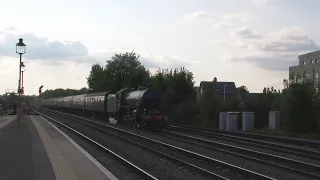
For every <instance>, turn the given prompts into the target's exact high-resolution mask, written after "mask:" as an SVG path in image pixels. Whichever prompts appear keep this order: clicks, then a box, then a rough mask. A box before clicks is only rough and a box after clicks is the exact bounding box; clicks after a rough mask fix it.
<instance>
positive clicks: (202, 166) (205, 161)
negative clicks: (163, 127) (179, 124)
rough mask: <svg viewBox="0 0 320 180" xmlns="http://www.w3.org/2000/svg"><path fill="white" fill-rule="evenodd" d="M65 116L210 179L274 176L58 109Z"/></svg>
mask: <svg viewBox="0 0 320 180" xmlns="http://www.w3.org/2000/svg"><path fill="white" fill-rule="evenodd" d="M55 112H56V113H59V114H61V115H63V116H67V117H68V118H70V119H72V120H73V121H76V122H78V123H81V124H84V125H86V126H89V127H91V128H94V129H95V130H97V131H100V132H103V133H105V134H108V135H111V136H114V137H116V138H118V139H121V140H123V141H126V142H127V143H130V144H133V145H135V146H139V147H141V148H143V149H145V150H147V151H149V152H153V153H156V154H158V155H159V156H162V157H165V158H167V159H170V160H171V161H174V162H176V163H179V164H181V165H183V166H184V167H187V168H188V170H192V171H193V172H197V173H200V174H203V175H205V177H207V178H208V179H274V178H272V177H269V176H267V175H263V174H260V173H257V172H253V171H250V170H248V169H245V168H242V167H239V166H236V165H232V164H229V163H226V162H223V161H219V160H217V159H214V158H211V157H208V156H204V155H201V154H198V153H195V152H192V151H189V150H186V149H183V148H180V147H177V146H174V145H171V144H167V143H164V142H160V141H157V140H154V139H151V138H148V137H145V136H141V135H139V134H135V133H132V132H129V131H125V130H123V129H119V128H116V127H114V126H111V125H107V124H104V123H99V122H96V121H92V120H89V119H86V118H82V117H78V116H74V115H71V114H66V113H62V112H57V111H55Z"/></svg>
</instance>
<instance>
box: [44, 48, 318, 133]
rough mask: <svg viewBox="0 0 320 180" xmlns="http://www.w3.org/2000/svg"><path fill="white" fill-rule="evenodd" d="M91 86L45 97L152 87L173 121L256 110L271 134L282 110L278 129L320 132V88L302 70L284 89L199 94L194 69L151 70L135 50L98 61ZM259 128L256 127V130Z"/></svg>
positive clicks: (206, 120) (211, 121) (202, 120)
mask: <svg viewBox="0 0 320 180" xmlns="http://www.w3.org/2000/svg"><path fill="white" fill-rule="evenodd" d="M87 83H88V87H89V89H86V88H82V89H80V90H72V89H66V90H63V89H55V90H47V91H45V92H44V93H43V94H42V96H43V98H50V97H62V96H68V95H77V94H83V93H88V92H101V91H116V90H119V89H121V88H125V87H128V88H136V87H138V86H152V87H153V88H154V89H156V90H157V91H159V92H161V93H162V94H163V97H164V98H163V102H162V106H161V108H162V109H163V111H164V112H166V113H168V115H169V120H170V123H175V124H186V125H198V126H205V127H213V128H216V127H218V115H219V112H221V111H238V112H243V111H251V112H255V117H256V121H255V126H256V128H258V129H259V128H260V129H262V130H261V132H262V133H269V134H270V132H269V130H268V128H266V127H267V126H268V114H269V111H271V110H278V111H280V113H281V119H282V121H281V132H283V133H275V134H308V133H316V132H318V131H319V113H318V112H320V93H319V91H318V90H317V89H315V88H314V86H313V83H312V82H310V80H308V79H307V78H305V77H304V76H301V75H300V74H296V75H294V74H292V75H291V76H290V78H289V80H284V88H283V89H282V90H276V89H274V88H273V87H265V88H264V89H263V91H262V93H259V94H251V93H249V91H248V90H247V88H246V87H245V86H240V87H238V88H237V97H238V98H235V99H233V100H227V101H226V102H223V101H221V98H219V97H218V96H217V94H216V93H215V88H214V87H213V86H210V85H208V86H207V87H204V92H203V94H202V95H201V96H200V98H199V100H198V99H197V93H196V92H197V90H195V88H194V81H193V74H192V72H190V71H188V70H186V69H184V68H180V69H174V70H168V69H166V70H160V69H159V70H158V71H157V72H156V73H155V74H151V73H150V72H149V71H148V70H147V69H146V68H145V67H144V66H143V65H142V64H141V63H140V61H139V55H137V54H136V53H135V52H133V51H132V52H129V53H128V52H127V53H124V54H123V53H119V54H115V55H114V56H113V57H112V58H111V60H108V61H107V62H106V65H105V66H101V65H100V64H94V65H93V66H92V68H91V71H90V74H89V76H88V77H87ZM255 132H257V131H255Z"/></svg>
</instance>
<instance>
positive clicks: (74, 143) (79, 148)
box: [40, 116, 118, 180]
mask: <svg viewBox="0 0 320 180" xmlns="http://www.w3.org/2000/svg"><path fill="white" fill-rule="evenodd" d="M40 117H41V118H42V119H43V120H45V121H46V122H47V123H48V124H50V125H51V126H52V127H53V128H54V129H55V130H56V131H58V132H59V133H60V134H62V135H63V136H64V137H65V138H66V139H67V140H68V141H69V142H70V143H71V144H72V145H74V146H75V147H76V148H77V149H78V150H79V151H80V152H81V153H83V154H84V155H85V156H86V157H87V158H88V159H89V160H90V161H91V162H92V163H93V164H94V165H96V166H97V167H98V168H99V169H100V171H102V172H103V174H105V175H106V176H107V177H108V178H109V179H111V180H118V178H117V177H115V176H114V175H113V174H112V173H111V172H110V171H109V170H108V169H106V168H105V167H104V166H103V165H102V164H101V163H99V162H98V161H97V160H96V159H95V158H94V157H92V156H91V155H90V154H89V153H88V152H87V151H86V150H84V149H83V148H82V147H81V146H79V145H78V144H77V143H76V142H75V141H74V140H72V139H71V138H70V137H69V136H68V135H67V134H65V133H64V132H62V131H61V130H60V129H59V128H57V127H56V126H55V125H54V124H52V123H51V122H49V121H48V120H47V119H45V118H43V117H42V116H40Z"/></svg>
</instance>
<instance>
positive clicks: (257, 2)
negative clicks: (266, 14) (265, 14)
mask: <svg viewBox="0 0 320 180" xmlns="http://www.w3.org/2000/svg"><path fill="white" fill-rule="evenodd" d="M252 1H253V3H254V4H255V5H257V6H261V5H265V4H268V3H270V2H272V1H275V0H252Z"/></svg>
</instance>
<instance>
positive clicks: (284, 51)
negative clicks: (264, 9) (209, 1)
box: [216, 26, 320, 71]
mask: <svg viewBox="0 0 320 180" xmlns="http://www.w3.org/2000/svg"><path fill="white" fill-rule="evenodd" d="M230 37H231V38H230V39H228V40H221V42H224V44H227V42H229V43H228V44H229V46H233V47H234V48H236V49H240V48H241V53H239V54H238V55H237V57H230V58H228V60H229V61H232V62H248V63H252V64H254V65H255V66H258V67H260V68H263V69H266V70H275V71H279V70H288V67H289V66H292V65H294V64H297V63H298V62H297V54H302V53H306V52H310V51H315V50H319V49H320V46H319V45H317V44H316V43H315V42H314V40H312V39H311V38H310V37H309V36H308V34H307V32H306V31H304V30H303V29H301V28H298V27H291V28H282V29H280V30H278V31H275V32H271V33H268V34H266V35H261V34H259V33H258V32H257V31H255V30H253V29H252V28H250V27H249V26H245V27H242V28H239V29H236V30H234V31H232V33H231V35H230ZM216 45H219V44H216Z"/></svg>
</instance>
